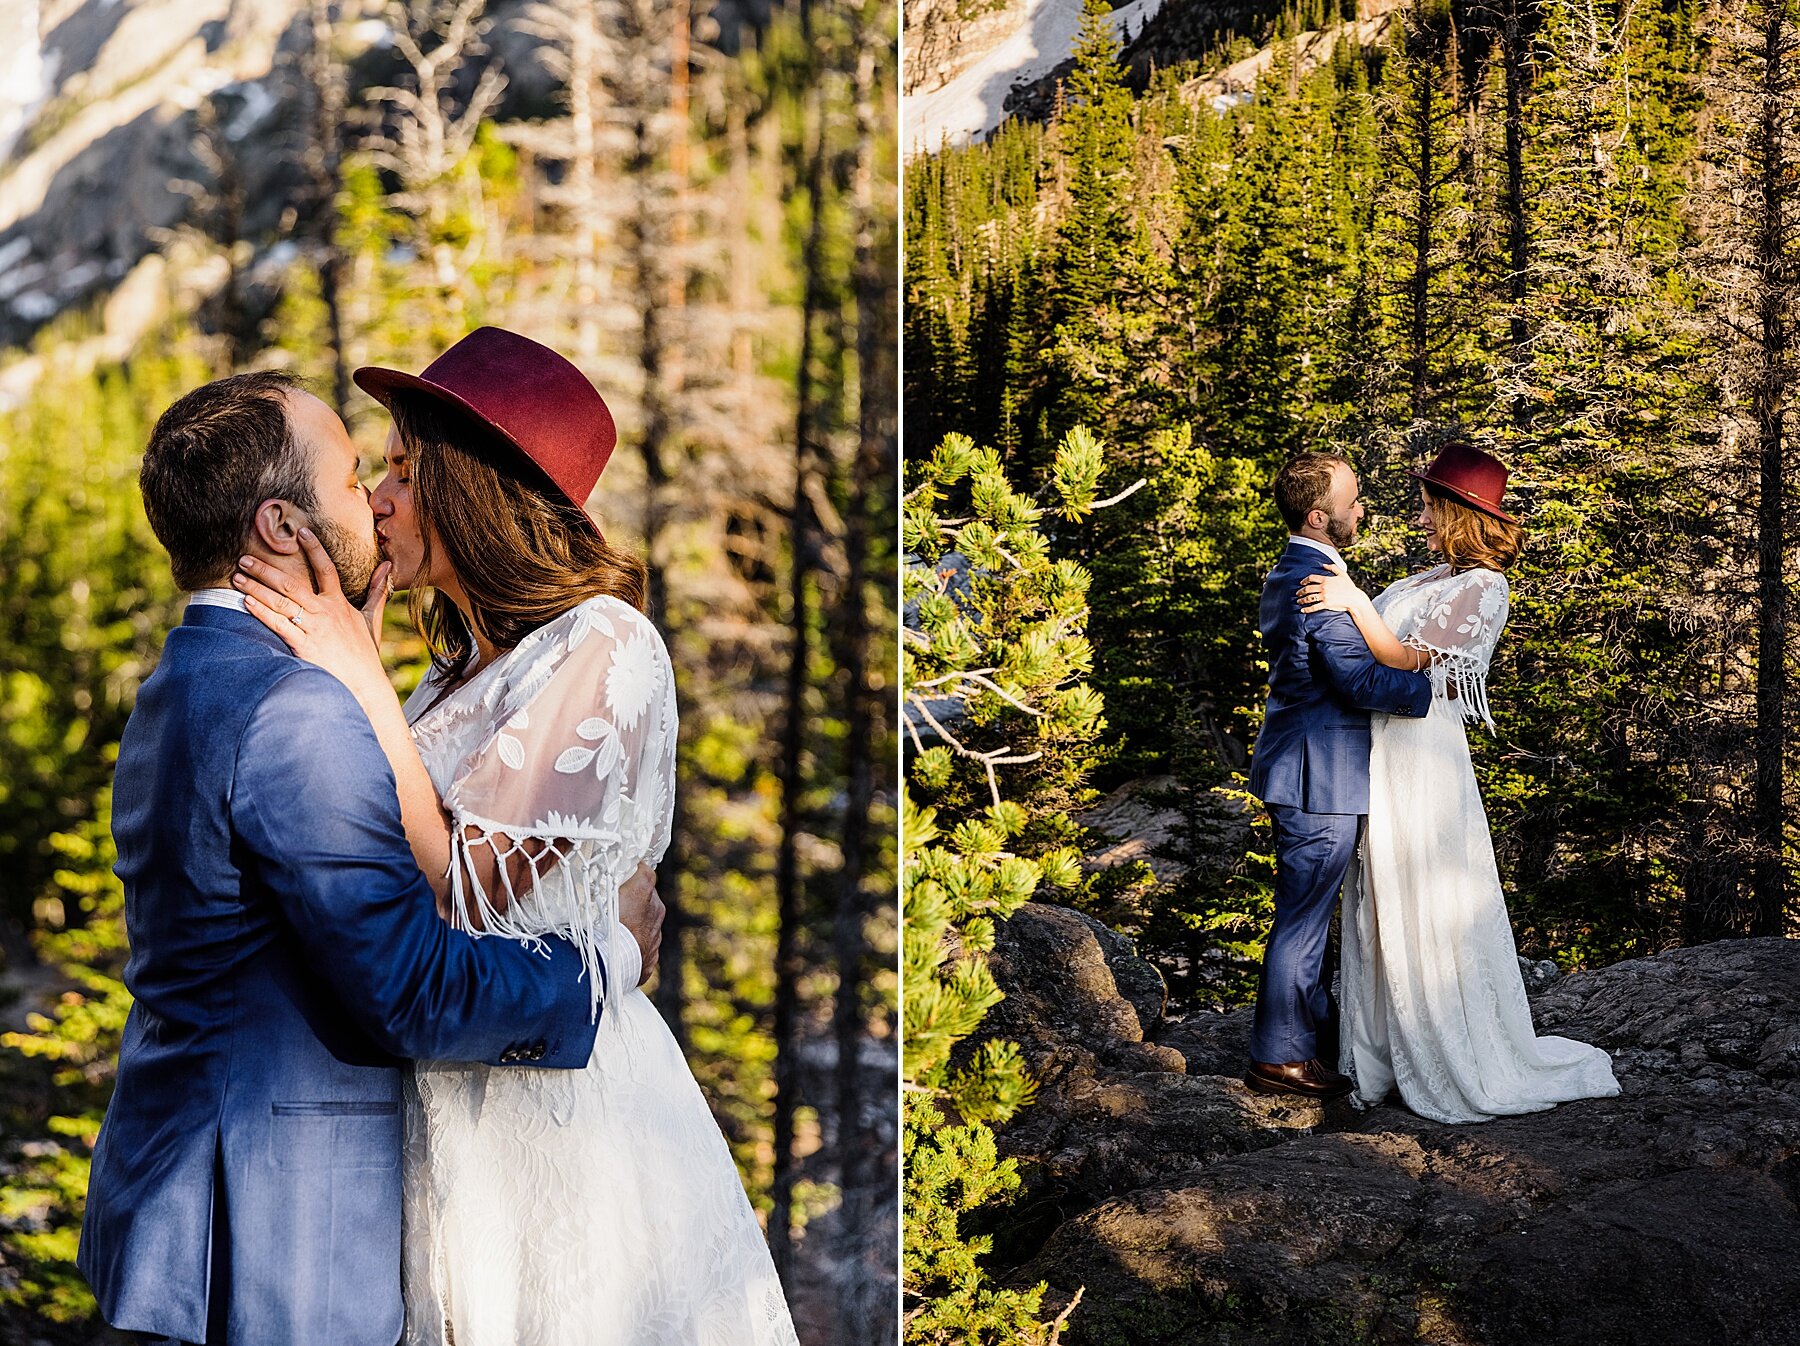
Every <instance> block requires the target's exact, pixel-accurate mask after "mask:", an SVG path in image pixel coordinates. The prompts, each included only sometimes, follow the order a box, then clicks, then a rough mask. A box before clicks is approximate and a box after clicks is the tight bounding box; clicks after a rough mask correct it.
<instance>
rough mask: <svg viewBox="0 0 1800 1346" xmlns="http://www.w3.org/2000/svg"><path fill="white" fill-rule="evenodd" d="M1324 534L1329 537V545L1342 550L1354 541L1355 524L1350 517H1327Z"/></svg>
mask: <svg viewBox="0 0 1800 1346" xmlns="http://www.w3.org/2000/svg"><path fill="white" fill-rule="evenodd" d="M1325 536H1326V537H1328V538H1330V539H1331V545H1332V546H1334V547H1336V548H1337V549H1338V550H1339V551H1342V550H1343V549H1344V548H1345V547H1348V546H1349V545H1350V544H1351V543H1352V542H1354V541H1356V524H1355V522H1354V521H1353V520H1350V519H1337V518H1328V519H1326V520H1325Z"/></svg>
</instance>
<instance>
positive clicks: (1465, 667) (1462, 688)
mask: <svg viewBox="0 0 1800 1346" xmlns="http://www.w3.org/2000/svg"><path fill="white" fill-rule="evenodd" d="M1408 643H1409V644H1412V645H1413V647H1414V648H1415V649H1418V650H1421V651H1423V652H1424V653H1426V654H1429V655H1430V656H1431V694H1432V696H1434V697H1437V698H1439V699H1446V700H1449V701H1450V703H1451V704H1452V705H1454V706H1455V707H1456V710H1457V713H1458V714H1459V715H1461V716H1462V718H1463V719H1464V720H1466V721H1467V722H1468V723H1470V724H1483V725H1486V726H1487V731H1488V733H1490V734H1492V733H1495V732H1497V731H1496V730H1495V728H1494V716H1493V713H1492V711H1491V710H1489V708H1488V695H1487V661H1486V660H1484V659H1482V658H1480V657H1479V656H1477V655H1473V654H1470V653H1469V652H1468V651H1467V650H1440V649H1437V648H1435V647H1433V646H1431V645H1428V644H1426V643H1425V642H1423V641H1411V642H1408ZM1452 688H1454V689H1455V690H1456V695H1455V696H1454V697H1451V696H1450V689H1452Z"/></svg>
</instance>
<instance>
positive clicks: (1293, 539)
mask: <svg viewBox="0 0 1800 1346" xmlns="http://www.w3.org/2000/svg"><path fill="white" fill-rule="evenodd" d="M1275 505H1276V508H1278V509H1279V510H1280V511H1281V517H1282V519H1283V521H1284V522H1285V523H1286V524H1287V527H1288V545H1287V550H1285V551H1284V552H1282V554H1281V559H1280V560H1278V561H1277V562H1276V563H1275V568H1274V569H1273V570H1272V571H1270V572H1269V577H1268V579H1267V580H1265V581H1264V582H1263V591H1262V607H1261V611H1260V612H1259V614H1258V621H1257V625H1258V627H1259V628H1260V629H1261V631H1262V637H1263V642H1264V644H1265V645H1266V646H1267V647H1268V651H1269V700H1268V704H1267V707H1266V709H1265V710H1264V712H1263V726H1262V732H1261V733H1260V734H1258V735H1257V739H1256V752H1255V757H1254V759H1253V761H1252V763H1251V766H1250V792H1251V793H1252V794H1254V795H1255V796H1256V797H1257V798H1258V799H1261V800H1262V801H1263V803H1264V804H1266V805H1267V806H1268V809H1269V816H1270V818H1272V819H1273V820H1274V824H1275V921H1274V924H1273V925H1272V927H1271V928H1270V930H1269V943H1268V949H1267V952H1266V953H1265V954H1264V957H1263V970H1262V985H1261V987H1260V988H1259V990H1258V991H1257V996H1256V1016H1255V1019H1254V1021H1253V1022H1252V1024H1251V1029H1250V1056H1251V1062H1250V1069H1249V1072H1248V1073H1247V1074H1246V1075H1245V1076H1244V1083H1245V1084H1247V1085H1249V1086H1250V1088H1252V1089H1255V1090H1257V1091H1258V1092H1260V1093H1266V1094H1294V1095H1299V1096H1300V1097H1303V1098H1316V1099H1319V1100H1322V1101H1324V1100H1330V1099H1334V1098H1342V1097H1343V1096H1344V1095H1345V1094H1347V1093H1349V1092H1350V1088H1351V1082H1350V1080H1349V1078H1348V1077H1347V1076H1344V1075H1341V1074H1339V1073H1338V1072H1337V1071H1336V1070H1334V1069H1332V1068H1331V1066H1330V1065H1327V1064H1324V1063H1322V1062H1320V1060H1319V1059H1318V1055H1319V1039H1320V1036H1321V1033H1322V1032H1323V1033H1324V1035H1325V1036H1326V1037H1327V1039H1328V1040H1329V1039H1335V1036H1336V1033H1335V1028H1336V1022H1335V1021H1336V1006H1335V1005H1334V1003H1333V1000H1332V996H1331V990H1330V988H1329V987H1328V986H1327V985H1326V984H1325V977H1324V960H1325V946H1326V942H1327V940H1328V939H1329V937H1330V933H1331V914H1332V911H1333V910H1334V909H1335V908H1336V906H1337V898H1338V889H1339V888H1341V887H1342V886H1343V883H1344V876H1345V875H1346V874H1348V873H1349V870H1350V864H1351V861H1352V860H1353V859H1354V858H1355V855H1356V844H1357V838H1358V835H1359V833H1360V830H1361V824H1362V821H1363V817H1362V815H1364V814H1366V813H1367V812H1368V811H1369V712H1371V711H1376V710H1379V711H1385V712H1387V713H1388V714H1389V715H1409V716H1414V717H1417V716H1422V715H1424V714H1425V713H1426V712H1427V711H1429V710H1430V709H1431V680H1430V678H1428V677H1427V676H1426V675H1425V674H1423V673H1411V672H1403V671H1401V670H1399V669H1392V668H1386V667H1384V666H1383V665H1381V664H1378V663H1377V662H1376V661H1375V656H1374V655H1373V654H1371V653H1370V652H1369V646H1368V642H1367V641H1365V640H1364V639H1363V637H1362V633H1361V632H1360V631H1358V630H1357V629H1356V623H1355V621H1354V620H1353V619H1352V618H1351V617H1350V616H1349V615H1348V614H1346V613H1342V612H1323V611H1321V612H1313V613H1303V612H1301V610H1300V604H1299V597H1298V595H1299V590H1300V585H1301V582H1302V581H1303V580H1305V579H1306V577H1307V576H1309V575H1315V574H1320V573H1322V572H1323V571H1324V570H1325V569H1326V567H1327V565H1328V564H1329V563H1331V562H1337V563H1339V564H1342V562H1343V557H1342V556H1341V555H1340V553H1339V548H1342V547H1347V546H1349V545H1350V543H1351V542H1352V541H1354V540H1355V538H1356V529H1357V525H1358V524H1360V523H1361V522H1362V517H1363V507H1362V502H1361V501H1360V500H1359V499H1358V485H1357V480H1356V473H1355V472H1354V471H1352V470H1351V467H1350V464H1349V463H1348V462H1347V461H1345V460H1344V459H1343V458H1340V457H1338V456H1337V455H1336V454H1326V453H1306V454H1301V455H1300V456H1299V457H1298V458H1295V459H1293V460H1292V461H1291V462H1289V463H1288V464H1287V465H1286V466H1285V467H1283V468H1282V469H1281V471H1280V473H1279V474H1277V476H1276V478H1275Z"/></svg>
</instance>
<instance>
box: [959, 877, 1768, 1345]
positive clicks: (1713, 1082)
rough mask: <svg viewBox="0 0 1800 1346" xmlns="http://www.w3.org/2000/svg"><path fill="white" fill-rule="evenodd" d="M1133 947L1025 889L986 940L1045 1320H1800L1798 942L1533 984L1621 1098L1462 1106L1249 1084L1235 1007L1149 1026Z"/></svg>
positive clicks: (1602, 1325)
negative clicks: (1021, 1058)
mask: <svg viewBox="0 0 1800 1346" xmlns="http://www.w3.org/2000/svg"><path fill="white" fill-rule="evenodd" d="M1145 966H1146V965H1142V964H1140V963H1139V962H1138V960H1136V959H1135V958H1134V956H1133V955H1132V953H1131V951H1130V949H1129V946H1128V945H1126V944H1125V942H1124V941H1121V940H1119V939H1118V937H1116V936H1113V937H1111V938H1110V939H1109V938H1107V932H1102V931H1097V930H1096V929H1094V927H1093V925H1092V923H1091V922H1088V921H1087V920H1086V919H1085V918H1083V917H1080V916H1078V915H1077V914H1076V913H1073V912H1068V911H1063V910H1060V909H1057V908H1050V907H1042V906H1038V905H1037V904H1033V905H1031V906H1028V907H1026V908H1025V909H1024V910H1023V911H1021V912H1020V913H1019V914H1018V915H1017V916H1015V917H1014V918H1013V919H1012V920H1011V921H1010V922H1008V923H1007V925H1006V927H1004V928H1003V930H1002V932H1001V935H1000V938H999V941H998V944H997V948H996V952H995V958H994V967H995V971H996V975H997V976H998V977H999V979H1000V981H1001V985H1002V986H1003V988H1005V989H1006V990H1007V992H1008V999H1007V1001H1005V1002H1003V1003H1002V1005H1001V1006H1000V1007H999V1008H998V1009H997V1010H996V1011H995V1012H994V1015H993V1016H991V1017H992V1020H993V1022H992V1024H991V1025H990V1026H988V1027H987V1028H986V1029H985V1030H984V1031H990V1032H996V1033H1000V1032H1004V1033H1005V1034H1006V1035H1008V1036H1011V1037H1014V1038H1015V1039H1016V1040H1018V1041H1019V1042H1020V1043H1021V1045H1022V1046H1023V1047H1024V1049H1025V1055H1026V1057H1027V1060H1028V1061H1030V1062H1031V1063H1032V1065H1033V1067H1034V1069H1037V1070H1038V1071H1039V1072H1040V1074H1039V1078H1040V1081H1041V1085H1040V1093H1039V1098H1038V1100H1037V1102H1035V1103H1034V1104H1033V1105H1032V1106H1031V1107H1030V1108H1027V1109H1026V1110H1025V1111H1023V1112H1022V1113H1020V1114H1019V1116H1018V1117H1017V1119H1015V1120H1014V1121H1013V1122H1012V1123H1011V1124H1009V1125H1008V1126H1007V1127H1006V1128H1004V1129H1003V1130H1002V1132H1001V1144H1002V1148H1003V1149H1004V1150H1005V1152H1007V1153H1009V1154H1012V1155H1015V1156H1017V1157H1019V1158H1020V1159H1021V1161H1022V1165H1023V1172H1024V1176H1025V1178H1026V1189H1025V1193H1024V1197H1023V1199H1022V1200H1021V1202H1020V1203H1019V1205H1018V1206H1017V1207H1016V1210H1015V1214H1016V1217H1017V1218H1016V1220H1015V1222H1014V1223H1013V1224H1012V1225H1011V1226H1010V1227H1008V1228H1006V1229H1003V1230H1000V1231H998V1232H997V1236H996V1249H997V1251H996V1259H997V1261H999V1262H1000V1263H1002V1264H1003V1266H1002V1273H1003V1274H1004V1276H1005V1277H1006V1278H1007V1279H1008V1280H1009V1281H1012V1282H1014V1283H1017V1284H1033V1283H1036V1282H1037V1281H1040V1280H1041V1281H1045V1282H1047V1283H1048V1284H1049V1286H1050V1287H1051V1294H1050V1296H1049V1298H1048V1299H1047V1301H1046V1302H1047V1303H1048V1304H1050V1305H1052V1306H1060V1305H1061V1304H1062V1303H1065V1302H1066V1301H1067V1300H1068V1298H1070V1297H1071V1296H1072V1295H1073V1294H1074V1293H1075V1291H1076V1290H1077V1289H1080V1290H1081V1291H1082V1300H1081V1304H1080V1306H1079V1308H1078V1309H1077V1311H1076V1313H1075V1315H1074V1317H1073V1318H1072V1320H1071V1322H1070V1326H1069V1332H1068V1334H1067V1335H1066V1336H1065V1338H1064V1340H1065V1341H1068V1342H1071V1343H1075V1344H1076V1346H1079V1344H1080V1343H1094V1344H1098V1343H1132V1346H1150V1344H1151V1343H1159V1342H1168V1343H1175V1342H1180V1343H1220V1344H1221V1346H1225V1344H1227V1343H1229V1344H1230V1346H1328V1344H1329V1343H1337V1342H1343V1343H1390V1342H1391V1343H1401V1342H1406V1343H1416V1342H1427V1343H1434V1344H1438V1346H1513V1344H1514V1343H1532V1344H1533V1346H1553V1344H1554V1343H1562V1342H1568V1343H1577V1342H1579V1343H1582V1344H1583V1346H1605V1344H1606V1343H1620V1344H1621V1346H1623V1343H1628V1342H1629V1343H1655V1344H1657V1346H1665V1344H1666V1346H1684V1344H1686V1343H1693V1344H1694V1346H1700V1343H1717V1342H1732V1343H1741V1344H1742V1346H1784V1344H1785V1343H1791V1342H1800V1312H1797V1310H1800V942H1797V941H1788V940H1776V939H1764V940H1742V941H1733V942H1729V943H1721V944H1712V945H1706V946H1702V947H1699V948H1693V949H1681V950H1673V951H1670V952H1668V953H1664V954H1660V955H1657V956H1655V957H1652V958H1645V959H1640V960H1636V961H1633V962H1628V963H1621V964H1618V965H1616V966H1613V967H1610V968H1605V969H1601V970H1598V971H1594V972H1582V973H1576V974H1572V975H1569V976H1566V977H1559V978H1554V979H1553V980H1551V981H1549V983H1548V985H1547V986H1546V987H1545V988H1544V989H1541V990H1539V991H1537V992H1535V993H1534V995H1533V1000H1532V1006H1533V1012H1534V1015H1535V1017H1536V1020H1537V1024H1538V1030H1539V1031H1540V1032H1554V1033H1558V1034H1562V1035H1564V1036H1569V1037H1575V1038H1579V1039H1581V1040H1583V1041H1588V1042H1593V1043H1596V1044H1598V1045H1600V1046H1602V1047H1604V1048H1605V1049H1606V1050H1607V1051H1609V1052H1610V1053H1612V1055H1613V1058H1614V1062H1615V1067H1616V1070H1617V1074H1618V1076H1619V1080H1620V1084H1621V1093H1620V1095H1619V1096H1618V1097H1616V1098H1610V1099H1590V1100H1584V1101H1581V1102H1576V1103H1569V1104H1565V1105H1563V1106H1562V1107H1559V1108H1556V1109H1553V1110H1551V1111H1549V1112H1546V1113H1537V1114H1531V1115H1527V1116H1521V1117H1515V1118H1504V1119H1500V1120H1496V1121H1492V1122H1487V1123H1483V1124H1480V1125H1475V1126H1460V1127H1459V1126H1446V1125H1442V1124H1439V1123H1434V1122H1428V1121H1425V1120H1423V1119H1421V1118H1419V1117H1417V1116H1415V1115H1413V1114H1412V1113H1410V1112H1409V1111H1407V1110H1406V1109H1405V1108H1404V1107H1403V1106H1402V1105H1400V1103H1399V1101H1398V1100H1397V1099H1390V1100H1389V1102H1387V1103H1386V1104H1384V1105H1383V1106H1381V1107H1378V1108H1374V1109H1372V1110H1370V1111H1368V1112H1365V1113H1358V1112H1356V1111H1354V1110H1353V1109H1351V1108H1350V1107H1349V1106H1348V1105H1346V1104H1336V1105H1333V1106H1331V1107H1329V1108H1320V1107H1317V1106H1316V1105H1307V1104H1280V1103H1274V1102H1272V1101H1271V1100H1268V1099H1265V1098H1262V1097H1261V1096H1258V1095H1253V1094H1251V1093H1250V1092H1249V1091H1248V1090H1246V1089H1245V1088H1244V1087H1243V1085H1242V1084H1241V1083H1240V1082H1239V1081H1238V1079H1237V1078H1236V1077H1237V1075H1238V1074H1239V1072H1241V1070H1242V1068H1243V1064H1244V1059H1245V1046H1246V1040H1247V1033H1248V1011H1247V1010H1239V1011H1234V1012H1233V1013H1230V1014H1212V1013H1205V1012H1199V1013H1195V1014H1189V1015H1186V1016H1184V1017H1181V1018H1177V1019H1169V1018H1159V1019H1156V1020H1154V1021H1150V1022H1147V1021H1146V1017H1145V1015H1144V1014H1143V1013H1142V1012H1141V1011H1142V1010H1143V1009H1144V1008H1145V1007H1147V1006H1148V1004H1149V999H1150V998H1149V997H1146V996H1143V995H1142V994H1141V992H1140V993H1139V994H1137V995H1136V996H1127V995H1126V994H1125V993H1124V992H1123V990H1122V984H1123V985H1124V986H1131V985H1132V984H1134V982H1141V980H1142V978H1143V971H1144V968H1145ZM1542 971H1543V970H1542V969H1537V972H1538V973H1539V974H1540V975H1541V974H1542ZM1528 984H1529V979H1528Z"/></svg>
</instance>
